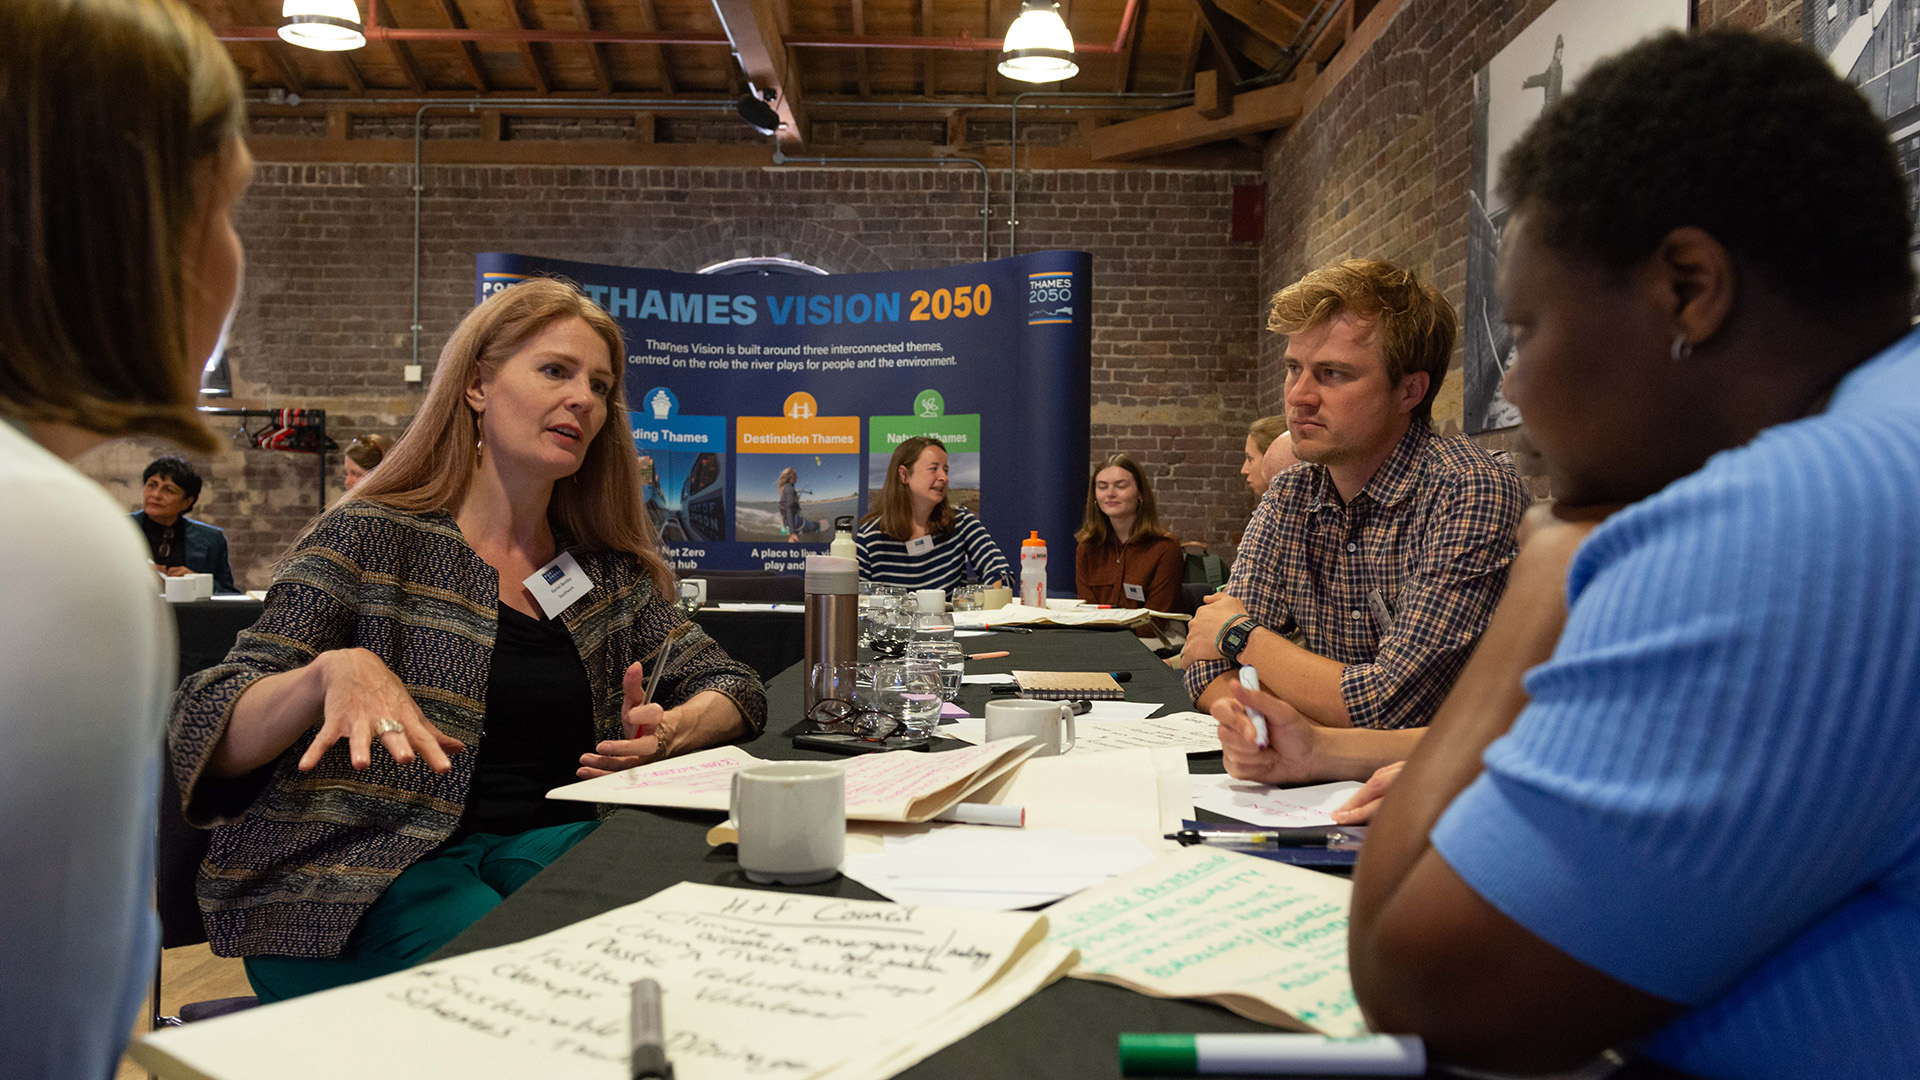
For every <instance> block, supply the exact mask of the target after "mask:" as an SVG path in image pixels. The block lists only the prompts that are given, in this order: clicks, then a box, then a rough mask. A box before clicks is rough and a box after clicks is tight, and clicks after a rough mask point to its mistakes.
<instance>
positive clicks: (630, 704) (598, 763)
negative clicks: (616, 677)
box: [577, 661, 678, 780]
mask: <svg viewBox="0 0 1920 1080" xmlns="http://www.w3.org/2000/svg"><path fill="white" fill-rule="evenodd" d="M620 693H621V700H620V727H621V729H622V731H623V733H624V734H625V735H626V738H625V739H624V740H615V739H609V740H607V741H606V742H603V743H601V744H600V745H599V746H596V747H595V748H594V749H595V750H597V751H598V753H593V754H581V755H580V769H579V771H578V773H577V775H578V776H579V777H580V778H581V779H582V780H591V779H592V778H594V777H596V776H605V775H606V774H608V773H610V772H619V771H620V770H622V769H631V768H633V767H634V766H635V765H644V764H646V763H647V762H649V761H652V760H653V759H655V758H658V757H664V756H666V755H665V752H664V750H663V747H662V734H663V732H662V730H661V729H662V727H663V725H665V723H666V719H667V711H666V710H665V709H663V708H661V707H660V706H659V705H656V704H654V703H652V702H650V701H648V700H647V673H646V671H645V669H643V668H642V667H641V666H640V663H639V661H635V662H634V663H631V664H629V665H627V673H626V674H625V675H624V676H622V677H621V679H620ZM675 711H676V712H677V711H678V710H675Z"/></svg>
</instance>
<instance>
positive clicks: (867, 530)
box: [853, 435, 1013, 591]
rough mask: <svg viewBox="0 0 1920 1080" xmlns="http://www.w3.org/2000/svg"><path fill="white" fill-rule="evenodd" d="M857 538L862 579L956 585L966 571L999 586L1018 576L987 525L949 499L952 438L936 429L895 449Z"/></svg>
mask: <svg viewBox="0 0 1920 1080" xmlns="http://www.w3.org/2000/svg"><path fill="white" fill-rule="evenodd" d="M853 542H854V544H855V545H856V546H857V547H858V549H859V555H860V580H862V581H877V582H879V583H881V584H883V585H898V586H900V587H902V588H907V589H946V590H949V591H951V590H952V589H953V587H954V586H956V585H958V584H960V583H961V581H962V580H964V579H965V577H966V576H967V575H968V574H972V575H973V579H974V580H975V581H978V582H981V583H983V584H988V585H996V586H997V585H1003V584H1005V583H1007V582H1008V581H1011V580H1012V579H1013V572H1012V571H1011V570H1009V569H1008V568H1007V560H1006V557H1005V556H1004V555H1001V554H1000V548H999V547H998V546H997V545H995V544H994V542H993V537H992V536H989V535H988V534H987V527H986V526H985V525H982V524H980V519H979V518H977V517H975V516H973V514H972V512H970V511H968V510H966V509H964V508H962V507H958V506H955V505H953V504H952V503H950V502H948V501H947V446H946V444H945V443H943V442H941V441H940V440H939V439H936V438H934V437H932V436H931V435H917V436H915V437H913V438H911V439H908V440H907V441H905V442H903V443H901V444H900V445H899V447H898V448H896V449H895V450H894V452H893V458H892V460H890V461H889V462H888V463H887V483H886V486H885V487H884V488H882V489H881V491H880V495H879V497H878V498H876V499H875V500H874V505H873V509H872V510H871V511H869V512H868V514H867V516H866V519H865V520H864V521H863V522H861V524H860V531H859V532H857V533H855V534H854V537H853Z"/></svg>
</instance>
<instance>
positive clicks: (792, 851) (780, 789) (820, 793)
mask: <svg viewBox="0 0 1920 1080" xmlns="http://www.w3.org/2000/svg"><path fill="white" fill-rule="evenodd" d="M730 806H731V808H732V810H733V822H734V825H735V826H736V827H737V828H738V829H739V832H740V869H741V870H742V871H744V872H745V873H746V875H747V880H748V881H757V882H759V883H760V884H762V885H811V884H813V883H814V882H817V881H825V880H827V879H828V878H830V877H832V876H833V875H835V874H837V873H839V872H840V862H841V860H842V859H844V858H845V857H846V854H847V774H846V773H845V772H844V771H843V770H842V769H841V768H840V766H838V765H835V764H832V763H830V762H824V761H769V762H763V763H761V764H759V765H749V766H747V767H746V768H744V769H741V770H740V771H739V772H736V773H734V774H733V792H732V797H731V799H730Z"/></svg>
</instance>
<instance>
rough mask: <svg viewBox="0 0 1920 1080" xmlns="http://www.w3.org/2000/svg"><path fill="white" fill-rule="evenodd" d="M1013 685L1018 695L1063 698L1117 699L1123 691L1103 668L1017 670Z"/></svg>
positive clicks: (1124, 694) (1052, 699)
mask: <svg viewBox="0 0 1920 1080" xmlns="http://www.w3.org/2000/svg"><path fill="white" fill-rule="evenodd" d="M1013 681H1014V685H1016V686H1018V687H1019V688H1020V696H1021V697H1029V698H1043V699H1045V700H1048V701H1066V700H1068V699H1070V698H1087V699H1089V700H1104V701H1118V700H1119V699H1121V698H1123V697H1126V696H1127V692H1126V690H1124V689H1122V688H1121V686H1120V684H1119V683H1117V682H1115V681H1113V676H1111V675H1109V674H1107V673H1106V672H1104V671H1016V672H1014V673H1013Z"/></svg>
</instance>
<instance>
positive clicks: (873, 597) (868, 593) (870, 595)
mask: <svg viewBox="0 0 1920 1080" xmlns="http://www.w3.org/2000/svg"><path fill="white" fill-rule="evenodd" d="M900 592H901V590H900V589H898V588H896V587H894V586H892V585H882V584H880V583H879V582H875V581H863V582H861V583H860V644H861V646H863V647H871V646H872V645H873V613H874V612H876V611H881V610H890V609H897V608H898V607H899V606H900Z"/></svg>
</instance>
